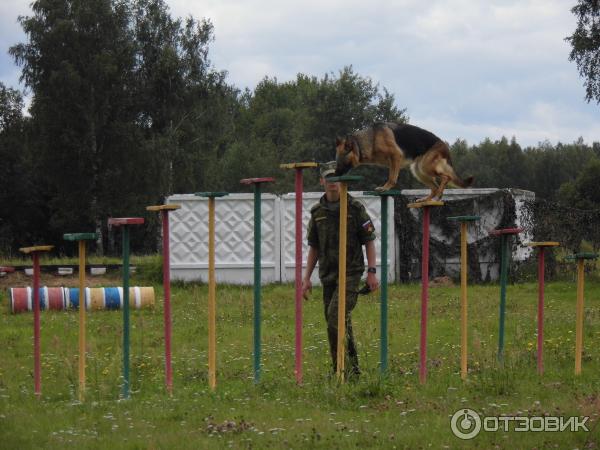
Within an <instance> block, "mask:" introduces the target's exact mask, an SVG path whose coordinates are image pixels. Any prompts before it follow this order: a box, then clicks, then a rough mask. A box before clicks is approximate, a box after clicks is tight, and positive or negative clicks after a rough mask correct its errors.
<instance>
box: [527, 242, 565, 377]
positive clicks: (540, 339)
mask: <svg viewBox="0 0 600 450" xmlns="http://www.w3.org/2000/svg"><path fill="white" fill-rule="evenodd" d="M526 245H527V246H528V247H538V248H539V252H538V313H537V322H538V323H537V325H538V326H537V369H538V374H539V375H543V374H544V289H545V287H544V281H545V280H544V271H545V267H544V255H545V249H546V247H557V246H559V245H560V243H558V242H529V243H527V244H526Z"/></svg>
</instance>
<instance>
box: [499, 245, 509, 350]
mask: <svg viewBox="0 0 600 450" xmlns="http://www.w3.org/2000/svg"><path fill="white" fill-rule="evenodd" d="M500 245H501V246H502V249H501V255H502V256H501V259H500V324H499V325H498V361H500V362H503V360H504V318H505V315H506V314H505V312H506V283H507V281H508V280H507V278H508V249H507V248H506V247H507V246H508V238H507V237H506V236H505V235H503V236H502V238H501V241H500Z"/></svg>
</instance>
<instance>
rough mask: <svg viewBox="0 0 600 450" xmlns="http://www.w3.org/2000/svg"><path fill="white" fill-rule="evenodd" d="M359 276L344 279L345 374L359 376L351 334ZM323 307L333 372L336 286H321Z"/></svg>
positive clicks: (335, 339)
mask: <svg viewBox="0 0 600 450" xmlns="http://www.w3.org/2000/svg"><path fill="white" fill-rule="evenodd" d="M360 278H361V276H360V274H359V275H350V276H347V277H346V345H345V348H346V357H345V362H344V367H345V369H346V370H345V372H346V373H347V374H354V375H358V374H360V370H359V368H358V354H357V352H356V343H355V342H354V335H353V333H352V319H351V314H352V310H353V309H354V307H355V306H356V302H357V300H358V285H359V283H360ZM323 306H324V307H325V321H326V322H327V337H328V338H329V351H330V353H331V360H332V362H333V371H334V372H336V371H337V342H338V285H337V284H327V285H324V286H323Z"/></svg>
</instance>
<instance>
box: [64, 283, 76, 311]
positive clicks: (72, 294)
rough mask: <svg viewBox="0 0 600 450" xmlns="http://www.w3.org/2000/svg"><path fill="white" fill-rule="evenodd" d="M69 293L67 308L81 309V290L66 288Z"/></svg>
mask: <svg viewBox="0 0 600 450" xmlns="http://www.w3.org/2000/svg"><path fill="white" fill-rule="evenodd" d="M65 290H66V291H68V292H67V293H65V294H66V296H67V308H73V309H79V288H65Z"/></svg>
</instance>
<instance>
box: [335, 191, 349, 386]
mask: <svg viewBox="0 0 600 450" xmlns="http://www.w3.org/2000/svg"><path fill="white" fill-rule="evenodd" d="M347 230H348V185H347V184H346V183H345V182H340V241H339V246H340V247H339V265H338V277H339V281H338V340H337V376H338V379H339V380H340V381H342V382H343V381H344V362H345V355H346V345H345V344H346V241H347Z"/></svg>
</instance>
